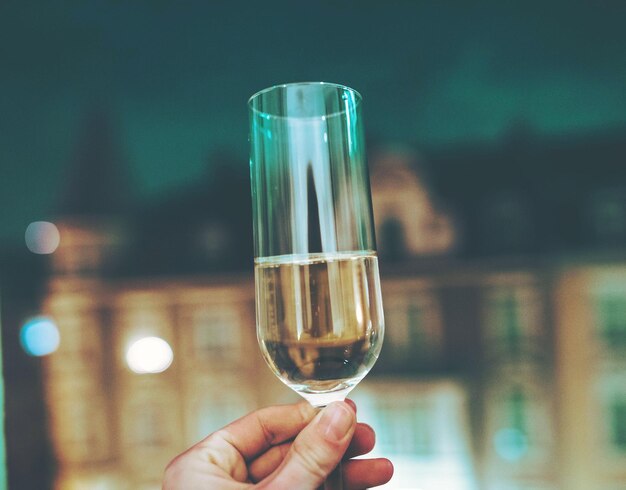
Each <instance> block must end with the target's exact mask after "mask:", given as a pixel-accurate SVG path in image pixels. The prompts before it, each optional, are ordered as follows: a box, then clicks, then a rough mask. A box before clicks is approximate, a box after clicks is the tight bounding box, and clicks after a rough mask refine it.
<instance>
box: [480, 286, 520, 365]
mask: <svg viewBox="0 0 626 490" xmlns="http://www.w3.org/2000/svg"><path fill="white" fill-rule="evenodd" d="M519 306H520V305H519V304H518V301H517V298H516V297H515V294H514V291H510V290H509V291H502V292H498V294H494V295H492V297H491V298H489V299H488V303H487V322H488V323H489V330H490V332H491V335H492V336H493V337H495V338H496V339H497V340H498V341H500V343H501V346H502V348H503V349H504V350H505V352H506V354H508V355H511V356H516V355H519V354H520V352H521V347H522V345H521V344H522V340H523V336H524V332H523V329H522V325H521V323H520V312H519V309H520V308H519Z"/></svg>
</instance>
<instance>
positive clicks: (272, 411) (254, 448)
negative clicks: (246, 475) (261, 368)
mask: <svg viewBox="0 0 626 490" xmlns="http://www.w3.org/2000/svg"><path fill="white" fill-rule="evenodd" d="M316 414H317V409H315V408H314V407H312V406H311V405H310V404H309V403H308V402H300V403H295V404H292V405H277V406H273V407H267V408H262V409H260V410H257V411H255V412H252V413H249V414H248V415H245V416H244V417H241V418H240V419H238V420H235V421H234V422H232V423H231V424H229V425H227V426H226V427H224V428H223V429H220V430H219V431H217V432H216V433H214V434H213V436H214V437H221V438H222V439H224V440H225V441H226V442H227V443H228V444H230V445H231V446H233V447H234V448H235V449H236V450H237V451H239V453H240V454H241V455H242V456H243V457H244V459H245V460H246V461H249V460H251V459H254V458H255V457H256V456H258V455H259V454H261V453H263V452H265V451H267V450H268V449H269V448H270V447H272V446H274V445H276V444H281V443H283V442H285V441H287V440H289V439H293V438H294V437H296V436H297V435H298V434H299V433H300V431H301V430H302V429H304V428H305V427H306V425H307V424H308V423H309V422H310V421H311V420H312V419H313V417H315V415H316ZM208 439H209V438H207V441H208ZM203 442H204V441H203ZM200 444H202V443H200Z"/></svg>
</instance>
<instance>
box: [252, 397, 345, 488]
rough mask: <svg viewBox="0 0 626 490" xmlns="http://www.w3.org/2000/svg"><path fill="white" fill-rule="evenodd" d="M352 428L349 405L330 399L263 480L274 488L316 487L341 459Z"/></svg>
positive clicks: (269, 486) (268, 486)
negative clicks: (332, 401)
mask: <svg viewBox="0 0 626 490" xmlns="http://www.w3.org/2000/svg"><path fill="white" fill-rule="evenodd" d="M355 428H356V414H355V413H354V411H353V410H352V409H351V408H350V406H349V405H348V404H347V403H345V402H334V403H331V404H330V405H328V406H327V407H326V408H324V409H322V410H321V411H320V413H318V414H317V416H316V417H315V418H314V419H313V421H312V422H311V423H310V424H309V425H308V426H307V427H305V428H304V430H302V432H300V434H299V435H298V437H296V439H295V440H294V441H293V444H292V445H291V448H290V449H289V452H288V453H287V456H285V459H284V460H283V462H282V464H281V465H280V466H279V467H278V468H277V469H276V471H275V472H274V473H273V475H271V476H270V477H269V478H268V479H267V480H266V481H265V482H263V483H265V484H266V485H267V488H273V489H293V488H298V489H300V490H307V489H310V490H314V489H316V488H317V487H319V486H320V485H321V484H322V483H324V480H326V477H327V476H328V475H329V474H330V473H331V472H332V471H333V469H335V467H336V466H337V465H338V464H339V462H340V461H341V458H342V457H343V455H344V453H345V452H346V449H347V448H348V445H349V444H350V441H351V440H352V435H353V434H354V429H355Z"/></svg>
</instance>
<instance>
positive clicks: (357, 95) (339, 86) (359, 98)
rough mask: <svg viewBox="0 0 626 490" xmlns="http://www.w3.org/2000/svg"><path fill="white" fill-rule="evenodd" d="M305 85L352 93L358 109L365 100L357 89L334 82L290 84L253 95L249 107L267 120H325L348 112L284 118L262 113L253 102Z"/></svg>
mask: <svg viewBox="0 0 626 490" xmlns="http://www.w3.org/2000/svg"><path fill="white" fill-rule="evenodd" d="M303 85H319V86H322V85H324V86H327V87H331V88H334V89H337V90H342V91H345V92H350V93H352V94H353V95H354V96H355V97H354V98H355V107H358V106H359V105H360V104H361V101H362V100H363V96H362V95H361V94H360V93H359V92H358V91H357V90H355V89H353V88H351V87H348V86H347V85H343V84H341V83H333V82H289V83H279V84H276V85H272V86H270V87H267V88H264V89H262V90H259V91H258V92H255V93H254V94H252V96H250V98H249V99H248V107H249V108H250V110H251V111H252V112H253V113H254V114H257V115H259V116H261V117H266V118H272V119H323V118H328V117H334V116H339V115H341V114H345V113H346V110H345V109H344V110H341V111H337V112H333V113H331V114H322V115H319V116H306V117H298V116H282V115H279V114H274V113H272V112H267V111H260V110H258V109H256V108H255V107H254V106H253V104H252V102H253V101H254V100H255V99H257V98H258V97H260V96H261V95H263V94H266V93H268V92H272V91H274V90H278V89H281V88H283V89H284V88H287V87H296V86H303Z"/></svg>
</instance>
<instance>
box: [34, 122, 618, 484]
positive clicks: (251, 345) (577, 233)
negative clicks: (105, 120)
mask: <svg viewBox="0 0 626 490" xmlns="http://www.w3.org/2000/svg"><path fill="white" fill-rule="evenodd" d="M95 121H96V122H95V123H94V124H93V126H89V127H88V128H87V131H86V135H85V137H84V142H85V145H84V147H83V150H81V152H80V153H79V156H78V160H77V168H76V170H75V172H73V175H75V176H77V177H76V179H77V180H76V181H75V182H70V183H69V186H68V190H67V194H66V197H67V199H66V201H65V204H64V207H63V208H62V212H61V213H60V216H59V219H58V221H57V226H58V227H59V230H60V233H61V242H60V246H59V248H58V250H57V251H56V252H55V253H54V254H53V256H52V270H51V274H50V278H49V282H48V289H47V293H46V297H45V301H44V310H45V312H46V314H48V315H49V316H50V317H52V318H53V319H54V321H55V322H56V324H57V325H58V328H59V331H60V335H61V344H60V347H59V350H58V351H57V352H55V353H54V354H52V355H50V356H48V357H47V358H46V364H45V391H46V399H47V404H48V410H49V417H50V430H51V435H52V441H53V445H54V449H55V454H56V457H57V459H58V463H59V469H58V477H57V480H56V487H55V488H57V489H62V490H66V489H71V490H77V489H90V490H92V489H97V488H101V489H143V488H145V489H151V488H160V478H161V475H162V471H163V468H164V466H165V464H166V463H167V462H168V461H169V460H170V459H171V458H172V457H173V456H174V455H175V454H177V453H178V452H180V451H181V450H183V449H184V448H185V447H187V446H188V445H190V444H192V443H194V442H196V441H197V440H199V439H200V438H202V437H204V436H205V435H207V434H208V433H210V432H211V431H212V430H214V429H216V428H218V427H220V426H222V425H223V424H224V423H226V422H227V421H229V420H232V419H233V418H235V417H236V416H238V415H241V414H243V413H245V412H247V411H249V410H251V409H254V408H255V407H258V406H260V405H265V404H271V403H276V402H278V401H281V400H287V399H293V395H292V394H291V393H290V392H289V390H288V389H287V388H284V387H283V386H282V385H281V384H280V383H279V382H278V381H277V380H275V379H274V378H273V375H272V374H271V373H270V371H269V369H267V368H266V367H265V365H264V363H263V361H262V359H261V356H260V354H259V351H258V347H257V345H256V338H255V317H254V290H253V288H254V285H253V278H252V275H251V272H252V271H251V268H252V253H251V243H252V238H251V224H250V223H251V220H250V215H249V213H250V203H249V196H248V182H247V176H246V168H245V165H244V164H242V163H238V162H232V161H230V159H229V157H228V156H226V155H216V156H214V161H213V162H212V166H211V172H209V173H207V175H206V181H204V182H202V181H199V182H198V183H197V185H196V187H191V188H189V189H185V190H184V191H183V192H181V193H180V194H178V195H171V196H169V197H168V198H166V199H164V200H163V201H162V202H160V203H157V204H155V205H152V206H150V207H148V208H145V209H143V210H139V211H137V212H134V213H132V214H128V213H124V212H122V208H123V206H121V204H122V203H123V202H125V200H126V199H127V197H128V196H127V195H126V194H125V193H124V192H123V189H125V188H126V187H127V184H126V183H125V182H124V176H123V175H122V173H121V172H120V168H121V165H120V162H119V161H118V160H117V157H116V152H115V151H114V150H113V149H112V147H113V146H114V144H113V142H112V140H111V138H109V137H108V136H107V135H108V132H107V131H108V130H107V129H106V126H105V125H101V123H100V122H98V121H99V120H98V119H96V120H95ZM623 136H624V135H623V133H620V134H615V135H611V134H608V135H588V136H586V137H585V138H580V139H579V140H576V141H574V140H567V139H566V140H559V139H550V140H545V139H541V138H539V137H537V136H535V135H532V134H529V133H527V132H523V131H522V132H520V131H516V132H514V133H513V134H512V135H511V136H510V137H509V138H507V139H506V140H505V141H503V142H502V143H501V144H500V145H496V146H495V147H477V148H472V147H467V148H459V149H456V150H448V151H446V152H445V153H438V152H431V154H429V156H428V158H425V157H420V156H418V155H417V154H416V153H415V152H414V151H412V150H398V149H394V150H383V149H376V150H375V151H373V153H372V156H371V164H372V173H371V174H372V193H373V202H374V208H375V219H376V224H377V237H378V240H379V245H380V247H379V249H380V253H381V273H382V278H383V279H382V280H383V295H384V305H385V315H386V325H387V332H386V337H385V344H384V348H383V353H382V355H381V358H380V360H379V362H378V364H377V365H376V366H375V368H374V369H373V371H372V373H371V375H370V376H368V377H367V378H366V380H365V381H364V382H363V383H362V386H359V387H358V388H357V389H356V390H355V392H354V397H355V399H356V400H357V401H358V402H359V405H360V408H359V410H360V414H361V417H362V418H363V419H364V420H366V421H368V422H371V423H372V425H373V426H375V427H376V428H377V432H378V434H379V445H378V449H377V450H378V451H379V452H380V453H381V454H385V455H388V456H391V457H392V459H394V461H396V465H397V475H396V477H395V479H394V480H393V481H392V483H391V484H390V485H389V488H421V489H423V490H430V489H435V488H436V489H442V488H445V489H446V490H466V489H467V490H473V489H476V490H478V489H481V490H483V489H484V490H518V489H519V490H522V489H523V490H530V489H532V490H549V489H557V488H558V489H567V490H577V489H580V490H582V489H585V490H587V489H589V488H603V489H607V490H617V489H621V488H624V485H625V484H626V472H625V470H624V468H626V355H625V353H626V260H625V259H626V255H624V251H625V250H626V175H625V170H624V167H623V166H618V164H619V163H620V161H621V160H620V158H621V159H623V155H624V154H625V150H626V145H624V143H622V141H624V138H623ZM155 337H156V338H157V339H160V342H161V343H155V342H152V343H150V342H151V340H150V339H152V341H153V340H154V338H155ZM146 339H148V341H147V342H146ZM163 341H164V342H163ZM150 346H152V347H150ZM142 349H143V350H142ZM151 349H152V350H151ZM136 352H139V353H140V355H139V357H137V356H136V355H135V353H136ZM172 356H173V360H172ZM146 359H148V361H146ZM146 362H147V364H146ZM170 362H171V365H170V364H169V363H170ZM151 363H152V364H151ZM159 363H161V364H159ZM381 395H384V396H381Z"/></svg>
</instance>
